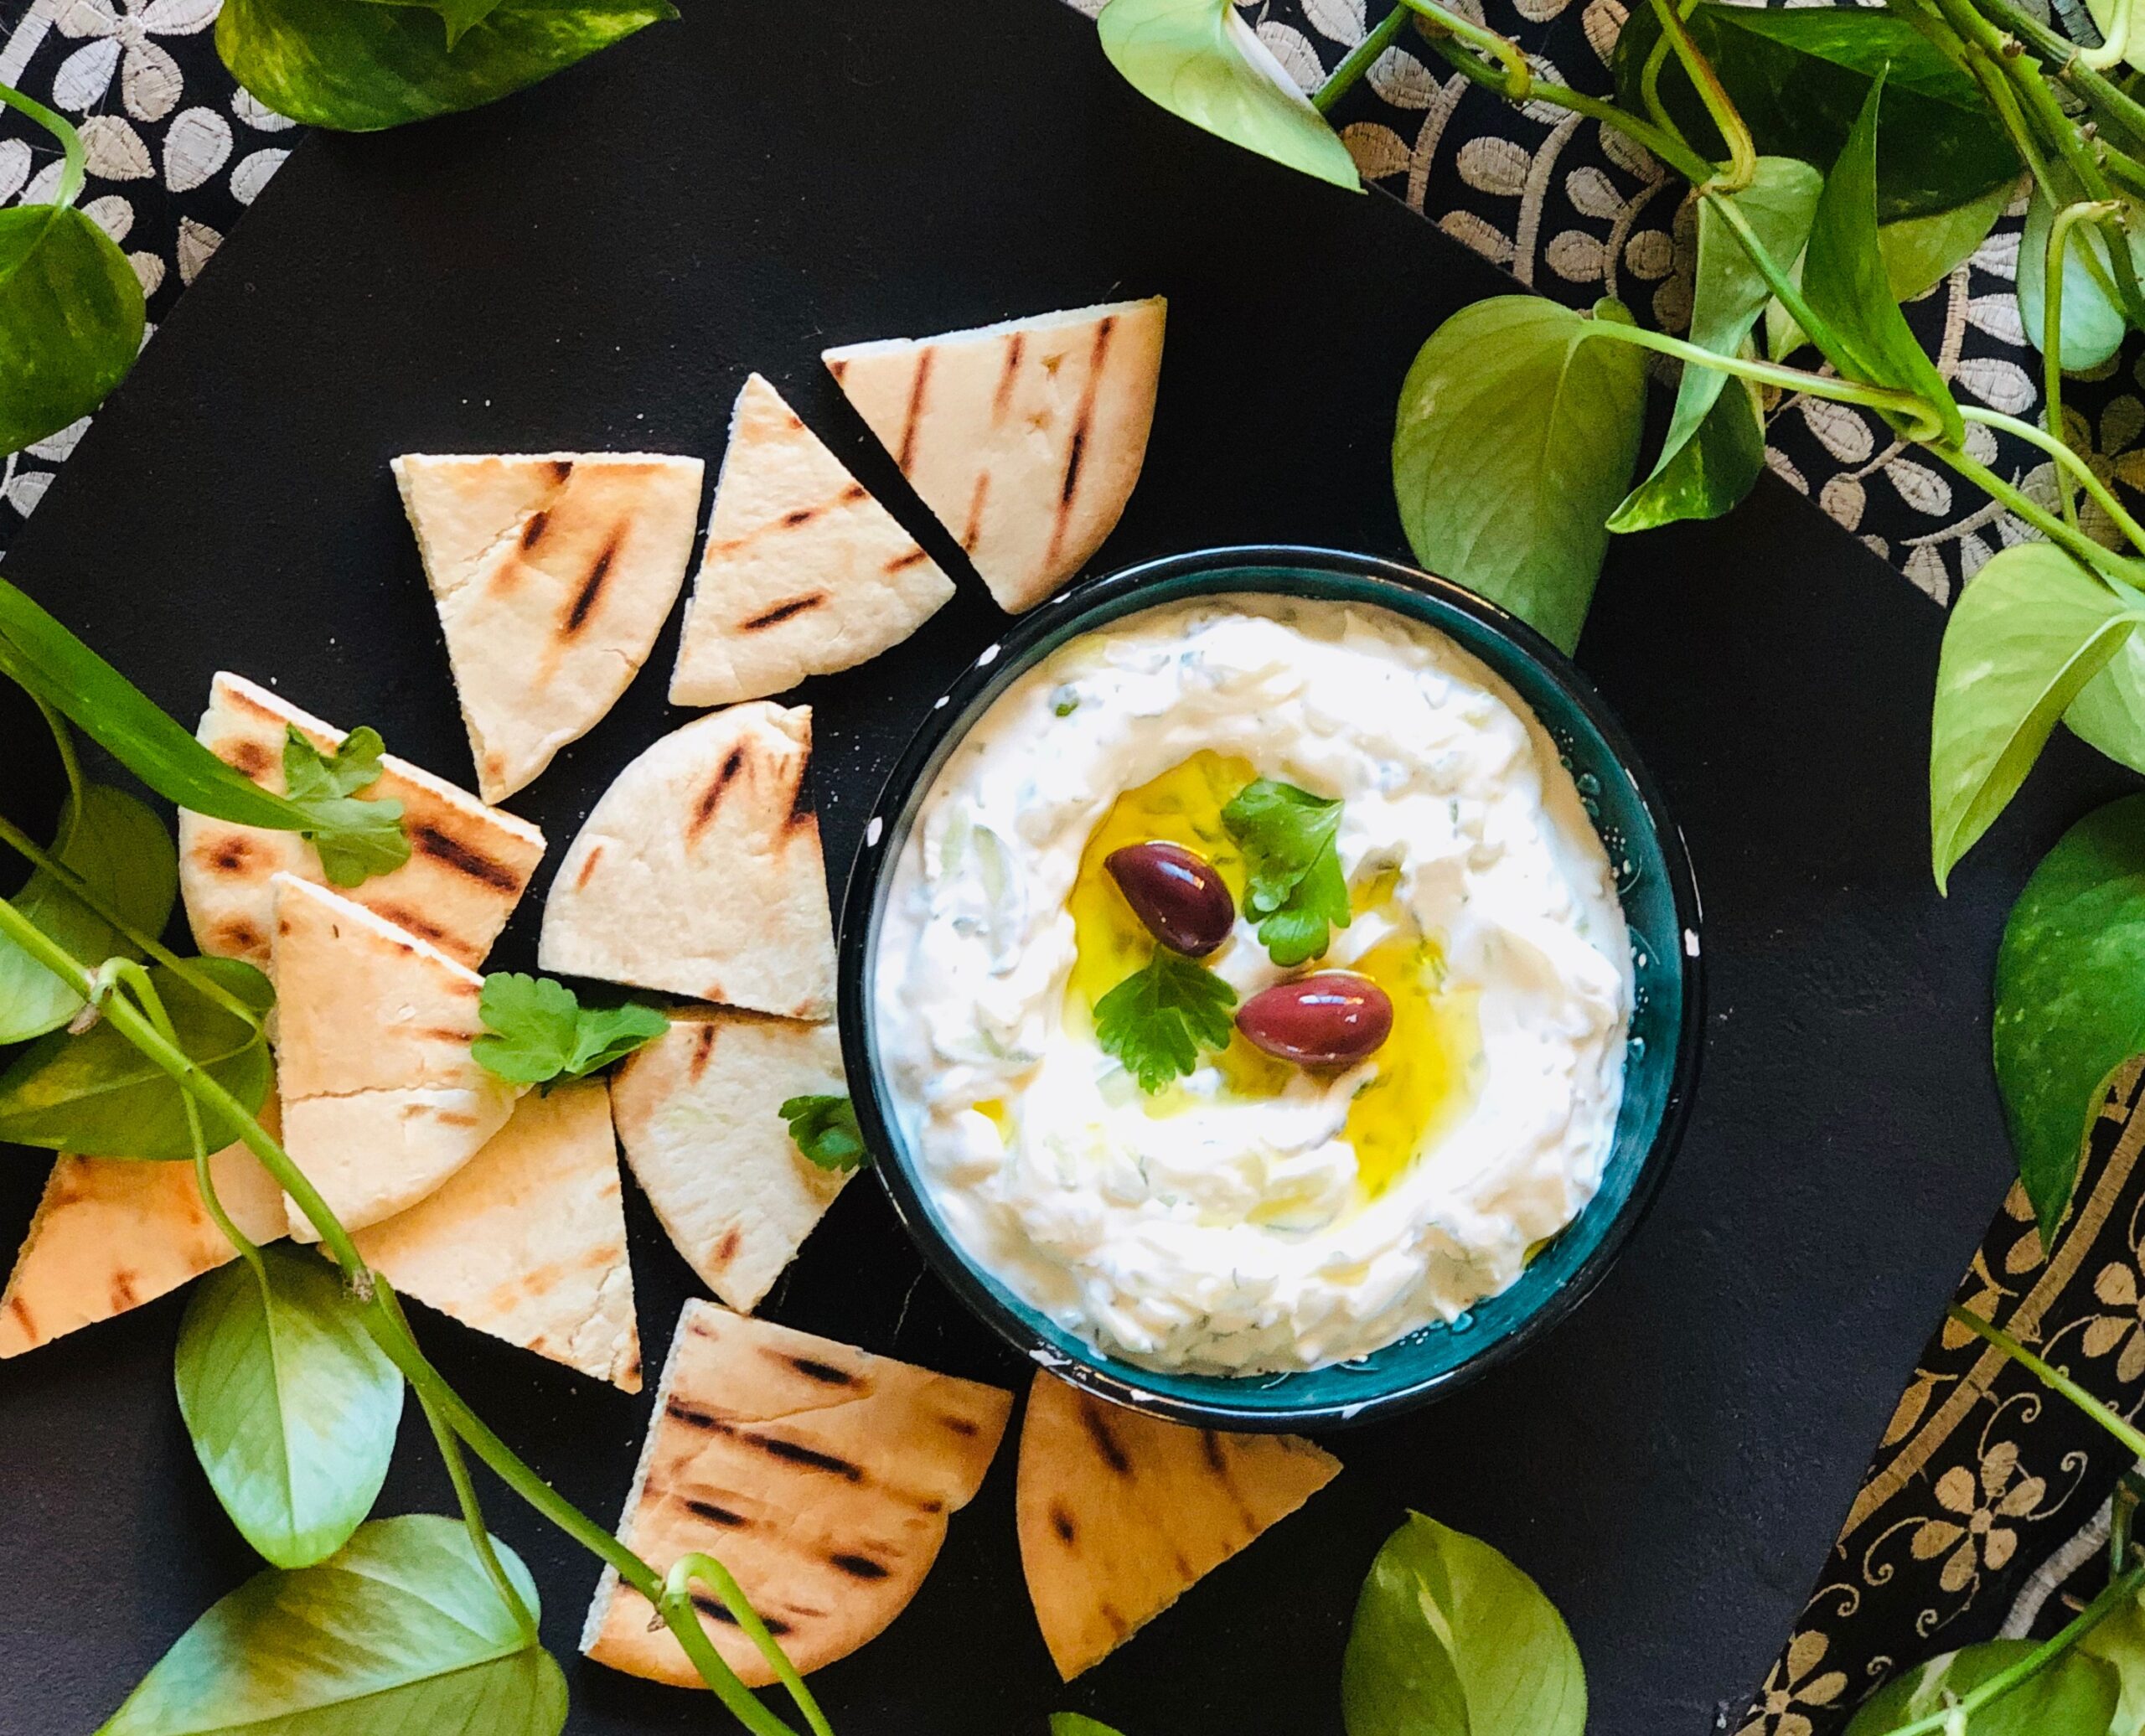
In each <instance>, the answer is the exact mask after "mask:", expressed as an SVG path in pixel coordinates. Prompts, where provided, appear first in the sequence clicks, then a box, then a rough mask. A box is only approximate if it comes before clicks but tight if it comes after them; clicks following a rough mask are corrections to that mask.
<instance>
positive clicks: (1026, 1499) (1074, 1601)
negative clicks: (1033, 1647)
mask: <svg viewBox="0 0 2145 1736" xmlns="http://www.w3.org/2000/svg"><path fill="white" fill-rule="evenodd" d="M1340 1470H1341V1461H1340V1460H1337V1459H1336V1458H1335V1457H1334V1456H1333V1455H1332V1454H1330V1453H1328V1452H1326V1451H1325V1450H1324V1449H1321V1448H1319V1447H1315V1446H1313V1445H1312V1444H1310V1442H1309V1441H1307V1440H1302V1439H1298V1438H1297V1437H1296V1436H1295V1435H1290V1434H1217V1433H1216V1432H1215V1431H1213V1430H1212V1429H1190V1428H1186V1426H1185V1425H1184V1424H1182V1423H1166V1422H1164V1421H1162V1420H1161V1419H1160V1418H1157V1417H1150V1416H1146V1415H1144V1414H1143V1413H1140V1412H1138V1411H1131V1410H1124V1409H1121V1408H1119V1407H1118V1406H1115V1405H1111V1404H1105V1403H1103V1401H1102V1400H1100V1399H1099V1398H1090V1397H1089V1396H1088V1394H1087V1393H1085V1392H1080V1391H1078V1389H1077V1388H1075V1387H1071V1386H1068V1385H1067V1383H1066V1382H1063V1381H1061V1380H1059V1379H1057V1377H1055V1376H1054V1375H1048V1374H1042V1373H1038V1374H1037V1375H1036V1379H1035V1385H1034V1386H1033V1387H1031V1389H1030V1391H1029V1393H1028V1412H1027V1416H1026V1418H1025V1419H1024V1420H1023V1421H1022V1423H1021V1470H1020V1479H1019V1482H1018V1485H1017V1486H1016V1491H1015V1494H1014V1508H1015V1512H1016V1518H1017V1522H1018V1525H1019V1529H1020V1534H1021V1568H1022V1570H1023V1571H1024V1572H1025V1573H1026V1575H1027V1581H1028V1596H1029V1598H1030V1599H1031V1600H1032V1601H1033V1603H1034V1604H1035V1606H1036V1620H1038V1621H1040V1622H1041V1624H1042V1636H1043V1640H1044V1642H1045V1643H1046V1644H1047V1646H1049V1647H1050V1656H1051V1659H1052V1661H1053V1662H1054V1663H1056V1664H1057V1673H1058V1674H1059V1675H1060V1676H1062V1677H1064V1678H1065V1680H1066V1681H1067V1682H1070V1681H1071V1680H1072V1678H1073V1677H1075V1676H1078V1674H1079V1673H1080V1672H1081V1671H1083V1670H1086V1669H1089V1668H1092V1667H1093V1666H1094V1665H1096V1664H1098V1663H1100V1662H1101V1661H1103V1659H1104V1657H1106V1656H1109V1653H1111V1652H1112V1651H1115V1650H1116V1649H1117V1648H1118V1647H1119V1646H1121V1645H1123V1644H1124V1642H1125V1641H1126V1640H1129V1639H1130V1638H1131V1637H1132V1635H1134V1634H1135V1632H1137V1631H1138V1630H1140V1627H1142V1626H1143V1625H1145V1624H1146V1623H1147V1622H1149V1621H1150V1620H1153V1619H1154V1618H1155V1616H1157V1615H1160V1614H1161V1613H1162V1611H1163V1610H1165V1609H1168V1608H1169V1606H1170V1605H1171V1604H1173V1603H1175V1602H1176V1600H1177V1599H1179V1598H1180V1597H1181V1596H1183V1595H1184V1594H1185V1593H1186V1591H1188V1590H1190V1589H1191V1587H1192V1586H1193V1585H1194V1584H1197V1581H1198V1580H1199V1579H1200V1578H1201V1577H1202V1575H1204V1574H1206V1573H1209V1572H1211V1571H1212V1569H1213V1568H1217V1567H1218V1566H1220V1565H1221V1563H1223V1562H1225V1561H1227V1560H1228V1558H1230V1557H1231V1556H1232V1555H1234V1554H1235V1553H1237V1552H1238V1550H1240V1549H1242V1548H1243V1547H1244V1546H1245V1545H1246V1544H1247V1543H1248V1542H1251V1541H1252V1540H1253V1538H1254V1537H1258V1536H1259V1533H1260V1532H1263V1531H1264V1530H1266V1528H1267V1527H1269V1526H1271V1525H1272V1524H1274V1522H1276V1521H1277V1520H1280V1519H1285V1518H1286V1517H1287V1516H1289V1515H1290V1514H1291V1513H1293V1512H1295V1510H1296V1509H1297V1508H1298V1507H1300V1506H1302V1505H1303V1504H1304V1503H1305V1501H1308V1500H1310V1497H1311V1496H1313V1495H1315V1494H1316V1493H1317V1492H1318V1491H1320V1490H1321V1489H1323V1488H1324V1487H1325V1486H1326V1485H1327V1484H1328V1483H1330V1482H1331V1481H1332V1480H1333V1479H1334V1478H1335V1477H1336V1475H1339V1473H1340Z"/></svg>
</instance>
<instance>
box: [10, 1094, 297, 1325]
mask: <svg viewBox="0 0 2145 1736" xmlns="http://www.w3.org/2000/svg"><path fill="white" fill-rule="evenodd" d="M275 1112H276V1099H275V1098H273V1097H272V1096H271V1097H270V1098H269V1099H268V1101H267V1103H266V1104H264V1105H263V1106H262V1108H261V1122H262V1124H264V1125H265V1126H266V1128H267V1129H268V1130H269V1131H270V1132H271V1133H273V1132H275V1130H276V1119H275ZM209 1169H210V1173H211V1174H212V1175H215V1179H216V1197H217V1198H218V1199H219V1200H220V1201H222V1202H223V1207H224V1210H225V1212H229V1213H230V1217H231V1221H232V1222H234V1223H235V1224H236V1225H237V1226H238V1227H239V1228H240V1230H242V1231H244V1232H246V1235H247V1236H248V1237H251V1238H252V1239H253V1240H254V1241H256V1242H273V1241H274V1240H275V1239H276V1238H277V1237H279V1236H281V1235H282V1233H283V1191H282V1188H280V1187H278V1186H277V1185H276V1182H275V1178H274V1177H272V1176H271V1175H269V1173H268V1172H267V1170H264V1169H263V1168H261V1165H260V1164H259V1162H258V1161H257V1160H256V1159H255V1157H254V1155H253V1154H252V1153H251V1152H250V1151H248V1150H246V1147H245V1146H243V1145H235V1144H234V1145H229V1146H226V1147H225V1149H224V1150H221V1151H219V1152H217V1153H215V1155H213V1156H212V1157H210V1158H209ZM231 1258H234V1253H233V1250H232V1248H231V1245H230V1243H229V1242H227V1241H226V1240H225V1238H224V1232H222V1231H221V1230H220V1229H219V1228H217V1227H216V1224H215V1220H214V1219H213V1218H211V1217H209V1212H208V1208H207V1207H206V1206H204V1205H203V1204H202V1203H201V1191H200V1189H199V1187H198V1186H195V1184H194V1165H192V1164H186V1163H137V1162H134V1161H133V1160H131V1159H128V1158H123V1157H63V1158H61V1159H60V1160H59V1161H58V1162H57V1163H55V1164H54V1165H53V1166H52V1175H51V1177H50V1179H49V1180H48V1181H46V1183H45V1185H44V1198H43V1199H42V1200H41V1201H39V1203H38V1208H37V1215H36V1216H35V1217H33V1218H32V1219H31V1220H30V1232H29V1235H28V1237H26V1238H25V1239H24V1241H23V1251H22V1253H21V1255H20V1257H19V1258H18V1259H17V1260H16V1262H15V1269H14V1272H13V1275H12V1276H11V1277H10V1278H9V1279H8V1288H7V1291H6V1293H5V1294H0V1359H4V1358H6V1357H8V1356H21V1355H22V1354H23V1352H24V1351H34V1350H35V1349H37V1348H38V1347H39V1346H40V1345H45V1344H49V1343H50V1342H51V1341H53V1340H54V1339H55V1338H58V1337H59V1336H61V1335H62V1334H64V1333H68V1332H72V1331H74V1330H76V1329H77V1328H79V1327H82V1326H90V1325H96V1323H97V1322H98V1321H99V1320H110V1319H111V1317H112V1316H113V1315H120V1314H124V1313H126V1312H127V1310H128V1309H130V1308H139V1307H140V1306H141V1305H142V1304H143V1303H145V1302H153V1301H155V1300H156V1299H157V1298H158V1297H159V1296H162V1295H164V1294H168V1292H170V1291H172V1290H175V1289H178V1287H179V1286H180V1285H181V1284H185V1283H188V1282H189V1281H190V1280H191V1279H196V1278H199V1276H200V1275H201V1274H203V1273H204V1272H209V1271H213V1270H214V1269H215V1268H216V1267H218V1266H220V1265H222V1264H223V1263H225V1261H226V1260H229V1259H231Z"/></svg>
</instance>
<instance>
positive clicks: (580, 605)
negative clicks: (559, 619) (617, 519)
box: [561, 537, 618, 638]
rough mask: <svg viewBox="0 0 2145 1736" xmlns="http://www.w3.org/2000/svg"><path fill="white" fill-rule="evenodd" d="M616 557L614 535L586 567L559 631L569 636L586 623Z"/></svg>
mask: <svg viewBox="0 0 2145 1736" xmlns="http://www.w3.org/2000/svg"><path fill="white" fill-rule="evenodd" d="M617 559H618V540H617V539H616V538H615V537H614V538H612V540H611V541H609V542H607V543H606V544H604V545H603V552H602V554H600V555H597V557H596V560H595V563H594V564H593V565H592V566H590V568H589V569H588V576H587V578H585V579H583V580H582V581H581V589H580V590H578V591H576V592H575V593H574V598H573V607H571V608H570V609H568V610H567V611H566V620H565V622H564V623H563V624H562V627H561V631H562V632H564V633H566V636H567V637H568V638H572V637H573V636H574V635H575V634H576V633H579V632H580V631H581V628H584V627H586V626H587V625H588V617H590V616H591V615H592V614H593V613H594V612H595V610H596V603H597V598H599V597H602V594H603V581H604V580H605V579H607V578H608V577H609V576H610V574H611V563H612V561H615V560H617Z"/></svg>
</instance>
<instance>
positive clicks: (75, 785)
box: [29, 694, 88, 813]
mask: <svg viewBox="0 0 2145 1736" xmlns="http://www.w3.org/2000/svg"><path fill="white" fill-rule="evenodd" d="M29 697H30V703H31V704H32V705H35V706H36V707H37V709H38V711H39V715H41V716H43V717H44V726H45V727H46V728H47V729H49V730H50V731H52V745H53V746H54V747H56V748H58V749H59V768H60V770H61V771H63V772H65V773H66V774H67V793H68V794H70V796H72V797H73V798H75V810H76V811H77V812H78V813H79V812H80V809H81V807H82V803H83V801H84V798H85V792H86V790H87V788H88V785H87V781H86V780H85V778H83V776H82V757H81V755H80V754H79V753H77V752H75V736H74V731H71V730H70V729H69V728H68V727H67V720H66V719H65V718H64V717H62V716H60V715H59V713H58V712H57V711H55V710H53V709H52V707H51V706H49V705H47V704H45V702H44V700H41V699H39V697H38V696H37V695H35V694H31V695H30V696H29Z"/></svg>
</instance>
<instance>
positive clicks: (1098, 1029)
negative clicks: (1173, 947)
mask: <svg viewBox="0 0 2145 1736" xmlns="http://www.w3.org/2000/svg"><path fill="white" fill-rule="evenodd" d="M1236 1004H1237V991H1236V990H1235V989H1232V988H1231V987H1230V986H1229V985H1228V984H1227V983H1226V982H1224V981H1223V980H1222V979H1221V978H1220V977H1217V976H1216V975H1215V974H1214V973H1213V972H1212V971H1211V970H1209V969H1207V968H1206V967H1205V966H1204V965H1202V964H1198V963H1197V961H1195V960H1193V959H1191V958H1183V957H1181V956H1180V955H1178V954H1177V953H1172V952H1171V951H1170V950H1169V949H1168V948H1166V947H1156V948H1155V956H1154V957H1153V958H1150V959H1149V960H1148V961H1147V963H1146V964H1145V966H1144V967H1143V968H1142V969H1139V970H1136V971H1135V972H1134V973H1133V974H1131V975H1130V976H1129V977H1127V978H1126V979H1124V981H1123V982H1121V983H1119V984H1118V985H1117V986H1116V987H1115V988H1114V989H1111V990H1110V991H1109V994H1107V995H1104V996H1103V998H1102V999H1101V1000H1098V1001H1097V1002H1096V1003H1095V1041H1097V1042H1098V1043H1099V1044H1100V1045H1101V1046H1102V1049H1103V1052H1104V1054H1106V1055H1109V1056H1112V1057H1114V1058H1115V1059H1117V1060H1118V1061H1119V1062H1123V1063H1124V1070H1125V1071H1126V1072H1129V1073H1130V1074H1131V1075H1132V1077H1133V1078H1134V1080H1135V1082H1137V1083H1138V1085H1139V1087H1140V1089H1141V1090H1142V1091H1145V1092H1148V1093H1154V1092H1157V1091H1160V1089H1161V1088H1163V1087H1164V1086H1166V1085H1167V1084H1168V1083H1170V1082H1171V1080H1173V1079H1176V1078H1179V1077H1182V1076H1183V1075H1185V1074H1186V1073H1189V1072H1191V1071H1193V1069H1195V1068H1196V1067H1197V1066H1198V1065H1199V1051H1201V1050H1202V1049H1225V1048H1227V1047H1228V1044H1229V1031H1230V1029H1231V1026H1230V1020H1229V1015H1230V1013H1231V1012H1232V1011H1233V1010H1234V1009H1235V1007H1236Z"/></svg>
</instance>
